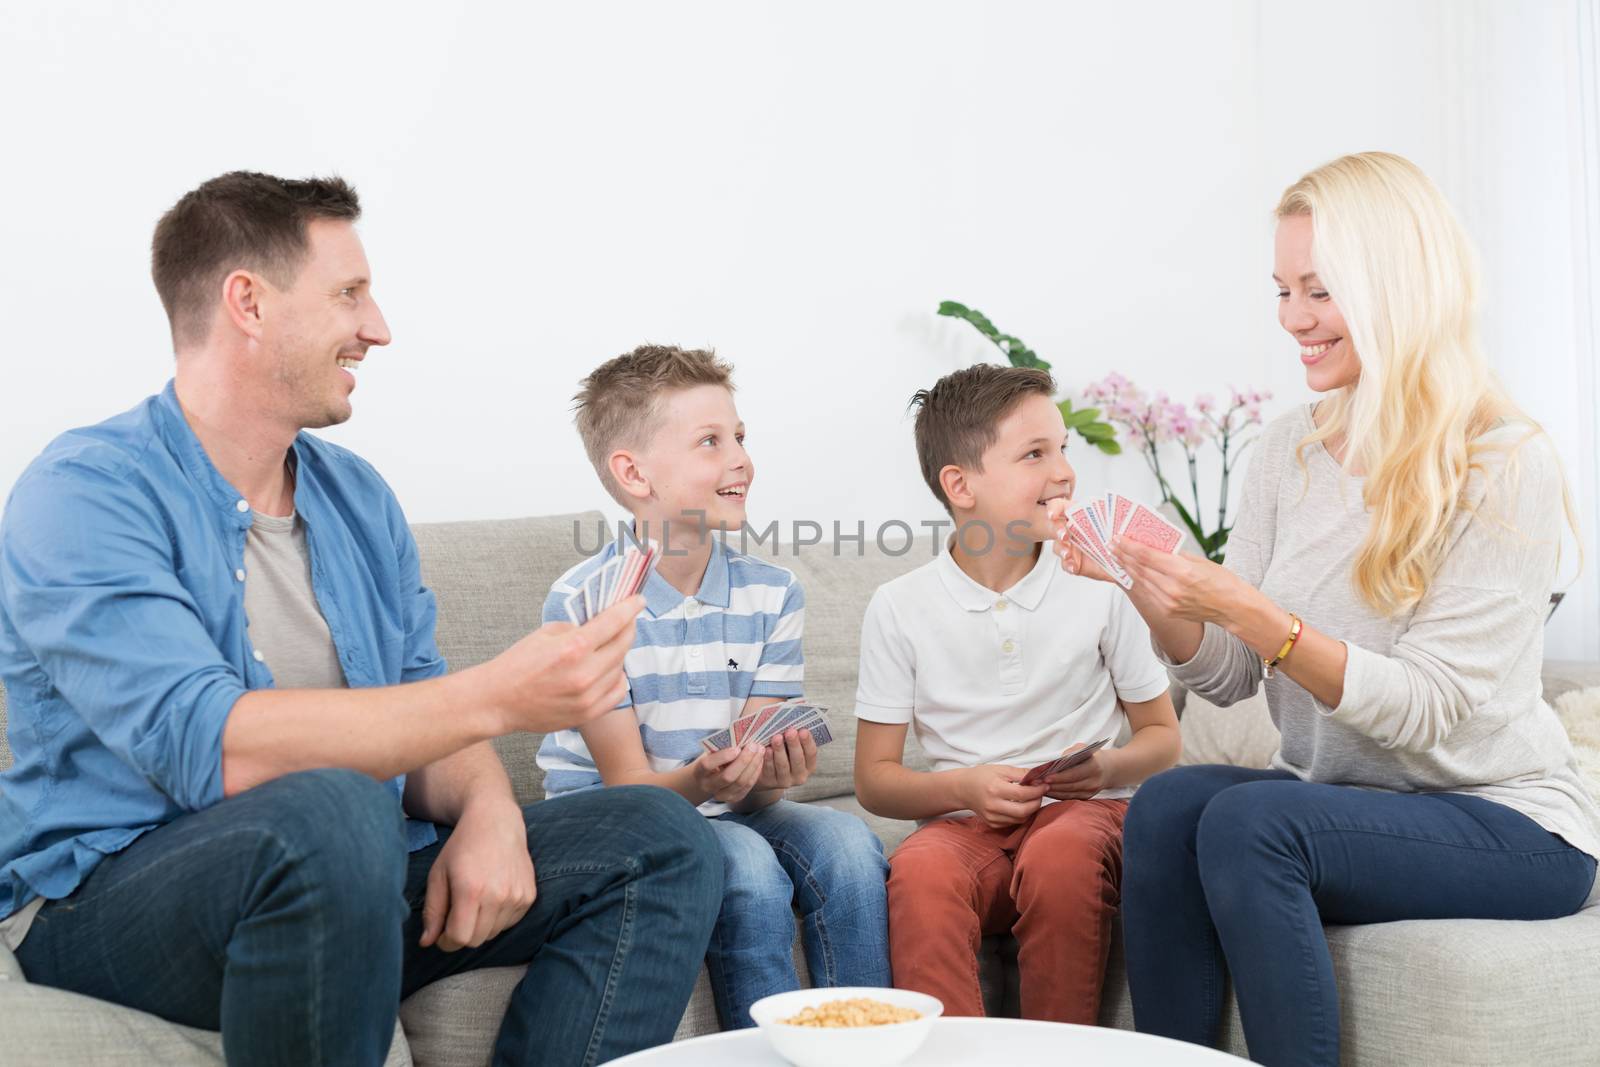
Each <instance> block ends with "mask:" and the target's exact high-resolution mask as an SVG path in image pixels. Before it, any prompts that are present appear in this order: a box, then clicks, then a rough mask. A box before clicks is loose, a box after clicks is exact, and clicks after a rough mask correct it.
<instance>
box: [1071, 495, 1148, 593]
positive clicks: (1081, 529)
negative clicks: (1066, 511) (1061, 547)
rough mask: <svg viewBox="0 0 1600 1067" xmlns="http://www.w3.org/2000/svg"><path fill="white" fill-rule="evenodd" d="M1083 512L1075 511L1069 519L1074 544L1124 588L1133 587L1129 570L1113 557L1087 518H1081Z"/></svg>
mask: <svg viewBox="0 0 1600 1067" xmlns="http://www.w3.org/2000/svg"><path fill="white" fill-rule="evenodd" d="M1080 514H1085V513H1082V512H1075V513H1073V514H1072V515H1071V516H1069V517H1068V519H1067V529H1068V534H1069V536H1070V537H1071V539H1072V541H1073V543H1074V544H1076V545H1077V546H1078V547H1079V548H1081V549H1082V550H1083V551H1084V552H1085V553H1086V554H1087V555H1088V556H1089V558H1090V559H1092V560H1094V562H1095V563H1097V564H1099V566H1100V569H1101V570H1103V571H1105V572H1106V573H1107V574H1108V575H1110V576H1111V578H1112V579H1113V580H1114V581H1115V582H1116V583H1117V584H1118V585H1120V586H1122V587H1123V588H1124V589H1131V588H1132V587H1133V579H1131V578H1129V577H1128V572H1127V571H1125V570H1123V569H1122V567H1121V566H1120V565H1119V564H1118V563H1117V561H1116V560H1114V559H1112V558H1111V553H1110V552H1109V551H1107V549H1106V547H1105V542H1104V541H1102V540H1101V539H1100V536H1099V533H1098V532H1097V531H1096V530H1095V528H1094V526H1093V524H1092V523H1091V522H1090V521H1089V520H1088V519H1087V518H1079V515H1080Z"/></svg>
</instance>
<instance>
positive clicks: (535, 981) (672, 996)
mask: <svg viewBox="0 0 1600 1067" xmlns="http://www.w3.org/2000/svg"><path fill="white" fill-rule="evenodd" d="M524 818H525V821H526V823H527V830H528V848H529V851H530V852H531V854H532V856H533V860H534V869H535V875H536V877H537V880H538V897H537V899H536V901H535V903H534V905H533V907H532V908H531V909H530V910H529V911H528V913H527V915H525V916H524V917H523V918H522V920H521V921H520V922H519V923H517V925H515V926H513V927H512V928H511V929H509V930H507V931H505V932H504V933H502V934H500V935H499V936H498V937H496V938H495V939H493V940H492V941H490V942H488V943H487V944H485V945H483V946H482V947H480V948H476V949H471V948H466V949H461V950H459V951H456V952H442V951H440V950H438V949H436V948H429V949H423V948H419V947H418V946H417V940H418V938H419V937H420V936H421V933H422V902H423V898H424V890H425V887H426V880H427V874H428V870H429V868H430V867H431V866H432V863H433V860H434V858H435V857H436V856H437V855H438V851H439V848H440V846H441V845H442V843H443V841H442V840H441V841H440V842H439V843H436V844H434V845H430V846H429V847H428V848H426V849H422V850H420V851H418V852H416V853H413V854H411V855H410V856H409V857H408V856H407V854H406V844H405V834H404V831H403V829H402V827H403V821H402V818H401V813H400V807H399V805H398V803H397V802H396V799H395V796H394V794H393V793H392V792H390V790H389V789H388V787H387V786H386V785H383V784H381V783H379V782H377V781H374V780H373V779H371V778H368V777H366V776H365V775H361V774H357V773H355V772H353V771H339V770H322V771H307V772H303V773H299V774H291V775H286V776H284V777H282V778H278V779H276V780H275V781H271V782H268V783H266V784H264V785H261V786H258V787H257V788H255V789H251V790H249V791H247V792H244V793H241V794H239V795H238V796H235V797H232V798H230V799H228V800H225V801H223V802H222V803H220V804H217V805H216V806H214V807H212V808H208V809H207V810H205V811H201V812H197V813H195V814H192V815H187V816H184V817H182V818H180V819H177V820H175V821H173V822H171V823H169V824H167V825H166V826H163V827H160V828H158V829H156V830H152V831H150V832H149V833H147V834H145V835H144V836H143V837H141V838H139V840H137V841H135V842H134V843H133V844H132V845H130V846H129V847H128V848H127V849H126V850H124V851H122V852H120V853H118V854H116V855H114V856H108V857H106V858H105V859H104V860H103V861H102V862H101V863H100V865H99V866H98V867H97V868H95V871H94V873H93V874H92V875H91V876H90V877H89V879H88V881H86V882H85V883H84V884H83V885H82V886H81V887H80V888H79V889H78V891H77V892H75V893H74V894H72V896H70V897H68V898H67V899H65V900H59V901H54V902H52V903H50V904H47V905H46V906H45V907H44V908H42V909H41V910H40V912H39V914H38V916H37V918H36V919H35V921H34V924H33V927H32V929H31V930H30V931H29V933H28V935H27V937H26V938H24V939H23V942H22V946H21V949H20V951H19V952H18V953H17V956H18V960H19V962H20V963H21V964H22V969H23V973H24V974H25V975H26V976H27V978H28V980H29V981H30V982H36V983H39V984H42V985H49V986H56V987H59V988H62V989H70V990H72V991H74V992H77V993H83V994H87V995H88V996H92V997H98V998H101V999H104V1000H109V1001H113V1002H115V1003H118V1004H124V1005H127V1006H129V1007H133V1008H138V1009H140V1010H142V1011H147V1012H151V1013H154V1014H156V1015H159V1016H161V1017H163V1018H166V1019H170V1020H172V1021H174V1022H179V1023H183V1024H186V1025H188V1026H194V1027H200V1028H204V1029H209V1030H220V1031H222V1041H223V1049H224V1051H225V1053H226V1054H227V1058H228V1062H229V1064H231V1065H245V1064H248V1065H254V1064H283V1065H312V1064H339V1065H344V1064H371V1065H377V1064H381V1063H382V1062H383V1060H384V1056H385V1054H386V1053H387V1050H388V1048H389V1043H390V1038H391V1037H392V1036H393V1033H394V1021H395V1016H396V1014H397V1012H398V1009H399V1004H400V1000H401V998H402V997H404V996H406V995H409V994H410V993H412V992H414V991H415V990H417V989H419V988H420V987H422V986H423V985H425V984H427V983H428V982H431V981H433V980H434V979H436V978H441V977H443V976H445V975H448V974H454V973H457V972H460V971H466V970H472V969H474V968H477V967H498V966H506V965H511V964H522V963H529V962H530V961H531V963H532V965H531V966H530V967H529V969H528V973H527V976H526V977H525V978H524V979H523V980H522V982H521V983H520V984H519V985H518V986H517V989H516V992H515V994H514V995H513V996H512V999H511V1004H510V1006H509V1007H508V1008H507V1010H506V1015H505V1020H504V1022H503V1023H502V1025H501V1028H500V1034H499V1037H498V1040H497V1042H496V1045H495V1063H496V1064H592V1063H600V1062H603V1061H605V1060H608V1059H612V1058H615V1057H617V1056H620V1055H623V1054H624V1053H627V1052H630V1051H633V1050H636V1049H640V1048H646V1047H649V1046H651V1045H656V1044H661V1043H664V1042H667V1041H670V1040H671V1039H672V1034H673V1031H674V1029H675V1028H676V1026H677V1023H678V1020H679V1018H680V1016H681V1015H682V1013H683V1008H684V1005H685V1004H686V1003H687V1002H688V999H689V994H690V992H691V990H692V989H693V987H694V982H695V979H696V977H697V976H698V974H699V970H700V961H701V958H702V956H703V954H704V950H705V945H706V941H707V938H708V937H709V936H710V932H711V926H712V922H713V921H714V919H715V917H716V911H717V905H718V902H719V901H720V900H721V897H722V864H721V856H720V853H719V852H718V849H717V844H716V841H715V840H714V839H713V837H712V835H711V833H710V832H709V830H708V829H707V828H706V826H705V819H704V818H703V817H702V816H700V815H699V814H698V813H697V812H696V811H695V810H694V809H693V808H692V807H690V805H689V804H688V803H687V802H686V801H684V800H683V799H682V798H681V797H679V796H677V795H676V794H674V793H670V792H668V791H667V790H664V789H655V788H650V787H630V788H618V789H606V790H603V791H602V790H595V791H594V792H593V793H590V794H584V795H574V796H572V797H569V798H563V799H562V800H561V801H560V802H559V803H544V804H535V805H531V806H529V807H527V808H525V809H524ZM441 834H442V835H443V828H441Z"/></svg>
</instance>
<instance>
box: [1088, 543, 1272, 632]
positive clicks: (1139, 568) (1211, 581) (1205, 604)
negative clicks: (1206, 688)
mask: <svg viewBox="0 0 1600 1067" xmlns="http://www.w3.org/2000/svg"><path fill="white" fill-rule="evenodd" d="M1111 551H1112V552H1113V553H1115V555H1116V557H1117V561H1118V562H1119V563H1120V564H1121V565H1122V567H1123V569H1125V570H1126V571H1127V572H1128V574H1129V576H1130V577H1132V578H1133V580H1134V588H1135V589H1138V590H1139V596H1138V598H1137V599H1138V601H1139V605H1138V606H1139V613H1140V614H1141V615H1144V616H1145V617H1146V618H1151V617H1152V613H1153V615H1154V617H1157V618H1165V619H1186V620H1189V621H1192V622H1215V623H1223V622H1225V621H1226V620H1227V619H1230V618H1237V617H1240V616H1241V615H1242V612H1241V610H1240V607H1241V605H1242V604H1246V603H1249V602H1250V600H1252V599H1259V598H1260V597H1261V593H1260V591H1259V590H1258V589H1256V588H1255V587H1254V586H1252V585H1250V584H1249V583H1248V582H1246V581H1245V580H1244V579H1243V578H1240V577H1239V576H1238V575H1236V574H1234V573H1233V572H1232V571H1230V570H1228V568H1226V567H1224V566H1222V565H1220V564H1217V563H1212V562H1211V561H1210V560H1208V559H1205V558H1203V557H1201V556H1191V555H1188V554H1187V553H1182V554H1180V553H1172V552H1161V551H1158V550H1156V549H1153V548H1150V547H1149V546H1148V545H1142V544H1140V543H1139V542H1137V541H1131V540H1129V539H1127V538H1125V537H1118V538H1117V539H1116V540H1115V541H1113V542H1112V543H1111ZM1130 595H1131V594H1130Z"/></svg>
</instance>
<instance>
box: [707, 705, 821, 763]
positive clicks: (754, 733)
mask: <svg viewBox="0 0 1600 1067" xmlns="http://www.w3.org/2000/svg"><path fill="white" fill-rule="evenodd" d="M827 712H828V709H827V708H825V707H822V706H821V705H820V704H807V703H806V702H805V701H804V700H799V699H795V700H785V701H782V702H781V703H777V704H768V705H767V706H766V707H764V708H757V709H756V710H755V711H752V712H747V713H746V714H744V715H741V716H740V717H739V718H737V719H735V720H734V722H733V725H732V726H729V727H726V728H725V729H722V730H718V731H717V732H716V733H714V734H711V735H709V736H707V737H702V738H701V739H700V744H701V746H702V747H704V748H705V750H706V751H707V752H716V751H718V750H720V749H724V748H728V747H730V746H738V747H741V748H742V747H744V746H746V745H765V744H766V743H767V742H768V741H771V740H772V739H773V738H774V737H777V736H778V735H779V734H782V733H784V732H785V731H787V730H803V731H804V732H806V733H809V734H810V735H811V740H812V741H814V742H816V744H817V747H818V748H821V747H822V746H823V745H826V744H827V743H828V742H830V741H832V740H833V733H832V732H831V731H830V730H829V729H828V720H827Z"/></svg>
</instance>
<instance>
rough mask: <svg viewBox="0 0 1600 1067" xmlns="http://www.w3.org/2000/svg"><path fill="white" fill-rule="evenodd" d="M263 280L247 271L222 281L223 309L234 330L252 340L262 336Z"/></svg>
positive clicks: (241, 271)
mask: <svg viewBox="0 0 1600 1067" xmlns="http://www.w3.org/2000/svg"><path fill="white" fill-rule="evenodd" d="M262 284H263V283H262V280H261V277H260V275H257V274H252V273H251V272H250V271H247V270H236V271H234V272H233V273H232V274H229V275H228V276H227V277H226V278H224V279H222V309H223V311H224V312H225V313H226V314H227V316H228V321H229V322H231V323H233V327H234V329H236V330H238V331H239V332H240V333H242V334H244V335H246V336H247V337H251V338H259V337H260V336H261V328H262V322H263V314H262V308H261V298H262V296H263V295H264V294H263V291H262Z"/></svg>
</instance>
